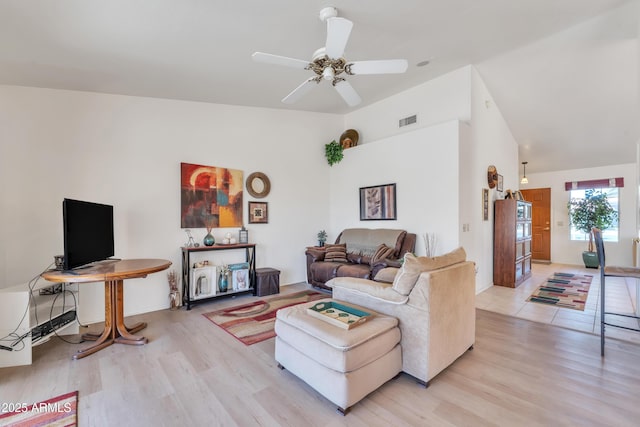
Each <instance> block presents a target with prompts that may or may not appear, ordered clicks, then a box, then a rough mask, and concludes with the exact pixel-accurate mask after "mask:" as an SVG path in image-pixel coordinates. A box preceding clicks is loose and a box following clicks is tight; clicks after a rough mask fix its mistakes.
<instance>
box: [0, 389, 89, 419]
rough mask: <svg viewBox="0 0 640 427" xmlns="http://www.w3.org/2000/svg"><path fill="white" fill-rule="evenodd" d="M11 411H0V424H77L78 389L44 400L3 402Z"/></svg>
mask: <svg viewBox="0 0 640 427" xmlns="http://www.w3.org/2000/svg"><path fill="white" fill-rule="evenodd" d="M3 404H5V405H7V407H8V409H9V411H10V412H0V426H16V427H17V426H20V427H36V426H38V427H39V426H47V427H70V426H76V425H77V407H78V391H72V392H71V393H67V394H63V395H61V396H58V397H54V398H52V399H49V400H45V401H43V402H38V403H33V404H26V403H15V402H3ZM3 410H4V409H3Z"/></svg>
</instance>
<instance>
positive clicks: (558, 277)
mask: <svg viewBox="0 0 640 427" xmlns="http://www.w3.org/2000/svg"><path fill="white" fill-rule="evenodd" d="M592 279H593V276H592V275H590V274H584V275H581V274H571V273H554V274H553V276H551V277H549V278H548V279H547V280H546V281H545V282H544V283H543V284H541V285H540V286H538V288H537V289H536V290H535V292H534V293H532V294H531V296H530V297H529V298H528V299H527V301H529V302H537V303H540V304H547V305H555V306H557V307H564V308H572V309H574V310H581V311H584V305H585V302H586V301H587V296H588V295H589V286H590V285H591V280H592Z"/></svg>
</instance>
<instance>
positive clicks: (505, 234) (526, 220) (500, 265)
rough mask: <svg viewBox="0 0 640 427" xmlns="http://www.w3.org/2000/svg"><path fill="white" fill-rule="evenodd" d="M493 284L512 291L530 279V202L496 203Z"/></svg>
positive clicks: (507, 200) (501, 201)
mask: <svg viewBox="0 0 640 427" xmlns="http://www.w3.org/2000/svg"><path fill="white" fill-rule="evenodd" d="M494 212H495V218H494V220H495V221H494V225H493V284H494V285H499V286H509V287H511V288H515V287H516V286H518V285H519V284H520V283H522V282H523V281H524V280H526V279H527V278H529V276H531V203H529V202H525V201H523V200H514V199H505V200H496V202H495V209H494Z"/></svg>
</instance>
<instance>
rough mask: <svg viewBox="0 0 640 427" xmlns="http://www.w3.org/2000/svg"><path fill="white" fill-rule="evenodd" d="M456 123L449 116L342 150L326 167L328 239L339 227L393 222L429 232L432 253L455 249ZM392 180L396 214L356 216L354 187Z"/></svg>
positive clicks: (421, 248) (418, 244)
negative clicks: (434, 238)
mask: <svg viewBox="0 0 640 427" xmlns="http://www.w3.org/2000/svg"><path fill="white" fill-rule="evenodd" d="M458 127H459V123H458V122H457V121H449V122H447V123H442V124H440V125H435V126H431V127H427V128H418V129H415V130H414V131H413V132H407V133H403V134H400V135H397V136H393V137H388V138H383V139H381V140H379V141H375V142H371V143H369V144H364V145H359V146H357V147H353V148H350V149H348V150H345V152H344V154H345V156H344V159H343V160H342V161H341V162H340V163H338V164H336V165H334V166H333V167H332V168H331V174H330V178H331V179H330V184H331V187H330V194H331V211H330V218H331V227H330V230H327V231H329V241H333V240H335V238H336V237H337V235H338V234H339V233H340V231H342V230H343V229H344V228H352V227H364V228H397V229H405V230H407V231H409V232H412V233H416V234H417V242H416V253H417V254H420V255H424V254H425V249H424V242H423V237H422V236H423V235H424V233H426V232H429V233H435V234H436V236H437V239H438V245H437V248H436V251H437V253H438V254H442V253H444V252H448V251H450V250H453V249H455V248H456V247H458V245H459V235H458V224H459V222H458V217H459V206H458V188H459V179H460V178H459V176H460V174H459V162H458V150H459V148H458V139H459V129H458ZM392 183H395V184H396V192H397V193H396V195H397V198H396V202H397V220H395V221H390V220H387V221H360V215H359V209H360V204H359V188H360V187H368V186H372V185H383V184H392Z"/></svg>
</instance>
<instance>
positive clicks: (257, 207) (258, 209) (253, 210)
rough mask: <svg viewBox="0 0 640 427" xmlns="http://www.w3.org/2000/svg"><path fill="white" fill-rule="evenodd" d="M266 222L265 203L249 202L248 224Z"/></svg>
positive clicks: (267, 213)
mask: <svg viewBox="0 0 640 427" xmlns="http://www.w3.org/2000/svg"><path fill="white" fill-rule="evenodd" d="M268 222H269V211H268V209H267V202H249V224H266V223H268Z"/></svg>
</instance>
